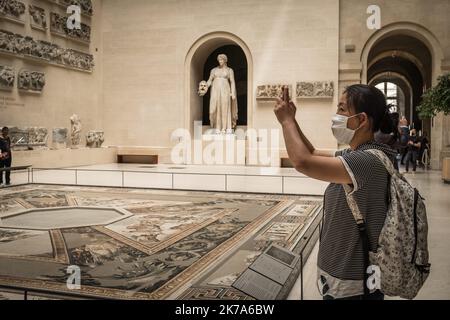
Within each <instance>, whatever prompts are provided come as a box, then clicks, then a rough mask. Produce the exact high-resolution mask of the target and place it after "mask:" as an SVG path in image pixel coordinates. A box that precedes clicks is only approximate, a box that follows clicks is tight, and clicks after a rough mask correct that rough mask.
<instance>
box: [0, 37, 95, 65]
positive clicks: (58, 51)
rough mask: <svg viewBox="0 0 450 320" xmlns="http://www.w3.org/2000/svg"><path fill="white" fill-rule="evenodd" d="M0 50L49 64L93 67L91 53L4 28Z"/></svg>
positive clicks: (0, 38) (0, 39)
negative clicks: (35, 38)
mask: <svg viewBox="0 0 450 320" xmlns="http://www.w3.org/2000/svg"><path fill="white" fill-rule="evenodd" d="M0 52H4V53H9V54H14V55H17V56H23V57H32V58H35V59H38V60H41V61H43V62H46V63H49V64H56V65H59V66H64V67H68V68H73V69H78V70H83V71H92V69H93V67H94V57H93V55H91V54H87V53H84V52H79V51H76V50H73V49H66V48H61V47H60V46H58V45H56V44H53V43H50V42H47V41H42V40H34V39H33V38H32V37H29V36H22V35H19V34H14V33H12V32H9V31H5V30H0Z"/></svg>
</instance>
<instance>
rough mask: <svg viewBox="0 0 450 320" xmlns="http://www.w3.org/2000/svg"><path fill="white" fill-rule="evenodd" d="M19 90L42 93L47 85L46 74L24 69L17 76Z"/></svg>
mask: <svg viewBox="0 0 450 320" xmlns="http://www.w3.org/2000/svg"><path fill="white" fill-rule="evenodd" d="M17 83H18V88H19V90H23V91H29V92H37V93H41V92H42V90H43V89H44V86H45V74H44V73H43V72H37V71H27V70H22V71H20V72H19V76H18V78H17Z"/></svg>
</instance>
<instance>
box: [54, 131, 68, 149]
mask: <svg viewBox="0 0 450 320" xmlns="http://www.w3.org/2000/svg"><path fill="white" fill-rule="evenodd" d="M68 132H69V130H67V128H54V129H53V135H52V147H53V149H56V150H58V149H65V148H67V134H68Z"/></svg>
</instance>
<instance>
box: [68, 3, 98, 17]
mask: <svg viewBox="0 0 450 320" xmlns="http://www.w3.org/2000/svg"><path fill="white" fill-rule="evenodd" d="M59 3H60V4H61V5H63V6H65V7H68V6H70V5H76V6H79V7H80V8H81V13H83V14H86V15H88V16H92V14H93V13H94V12H93V10H92V1H91V0H59Z"/></svg>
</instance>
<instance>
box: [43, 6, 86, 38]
mask: <svg viewBox="0 0 450 320" xmlns="http://www.w3.org/2000/svg"><path fill="white" fill-rule="evenodd" d="M50 31H51V32H52V33H56V34H60V35H64V36H67V37H69V38H73V39H76V40H80V41H83V42H90V41H91V27H89V26H88V25H86V24H84V23H81V29H75V28H74V29H72V30H71V29H69V28H67V17H65V16H61V15H59V14H58V13H55V12H52V13H51V14H50Z"/></svg>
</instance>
